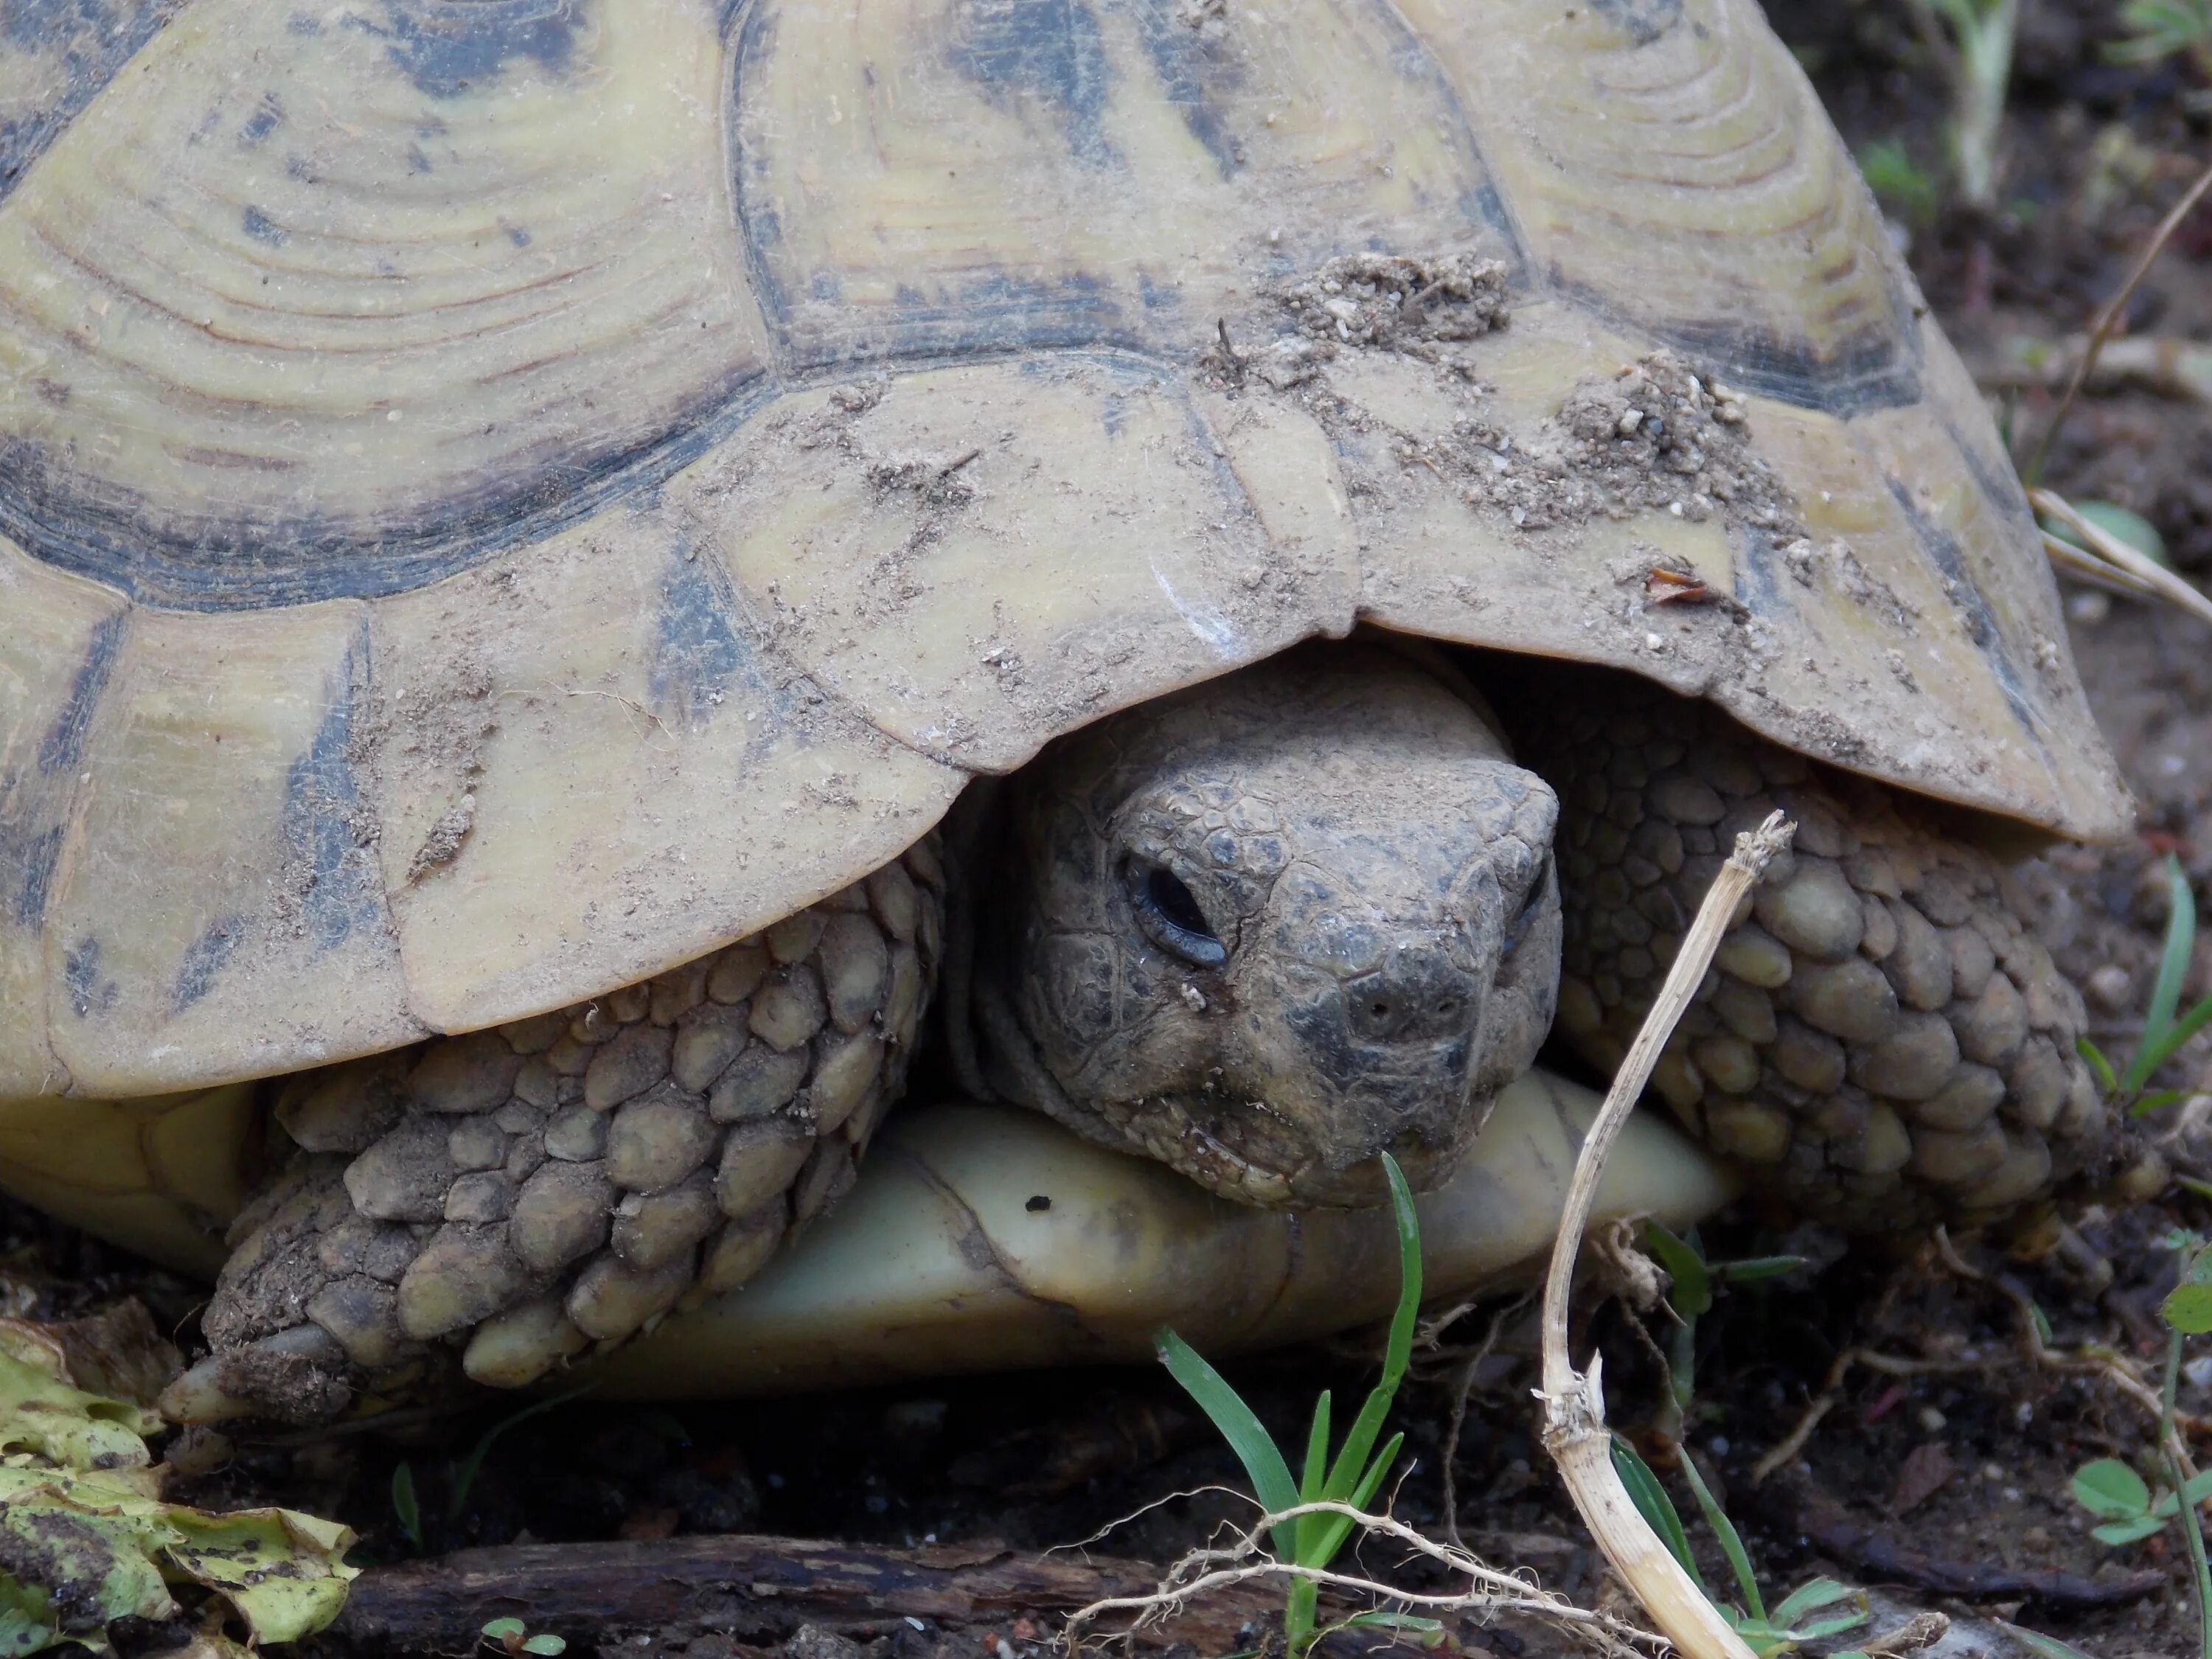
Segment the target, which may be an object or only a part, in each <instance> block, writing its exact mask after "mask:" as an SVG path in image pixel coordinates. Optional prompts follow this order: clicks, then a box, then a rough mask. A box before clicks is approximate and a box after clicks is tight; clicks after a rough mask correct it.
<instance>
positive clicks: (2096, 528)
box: [2027, 489, 2212, 623]
mask: <svg viewBox="0 0 2212 1659" xmlns="http://www.w3.org/2000/svg"><path fill="white" fill-rule="evenodd" d="M2027 499H2028V501H2029V503H2030V504H2031V505H2032V506H2033V507H2034V508H2035V510H2036V511H2037V512H2039V513H2045V514H2046V515H2048V516H2049V517H2051V518H2054V519H2057V520H2058V521H2059V522H2060V523H2062V524H2063V525H2065V526H2067V528H2069V530H2071V531H2072V532H2074V533H2075V535H2077V536H2079V537H2080V538H2081V539H2082V540H2083V541H2085V542H2087V544H2089V546H2090V548H2091V550H2093V553H2094V555H2095V556H2094V557H2092V556H2090V555H2089V554H2087V553H2084V552H2083V551H2082V550H2081V549H2080V548H2078V547H2075V546H2074V545H2072V544H2070V543H2068V542H2063V541H2061V540H2060V539H2059V538H2057V537H2056V536H2054V535H2052V534H2051V532H2049V531H2045V532H2044V535H2043V545H2044V550H2045V551H2046V552H2048V553H2049V554H2050V555H2051V562H2053V563H2056V564H2061V565H2063V566H2065V567H2066V568H2068V569H2069V570H2074V571H2077V572H2079V573H2080V574H2083V575H2086V576H2088V577H2089V578H2090V579H2091V580H2100V579H2101V580H2103V581H2105V582H2106V583H2107V584H2110V585H2113V586H2119V587H2121V588H2122V589H2124V591H2127V592H2134V593H2137V594H2140V595H2142V597H2144V598H2147V599H2164V600H2165V601H2166V603H2167V604H2169V605H2174V606H2176V607H2178V608H2179V609H2180V610H2183V611H2187V612H2188V613H2189V614H2190V615H2191V616H2192V617H2196V618H2197V621H2199V622H2203V623H2212V599H2206V598H2205V597H2204V595H2203V594H2202V593H2200V592H2197V590H2196V589H2195V588H2193V587H2191V586H2190V585H2189V584H2188V583H2187V582H2185V581H2184V580H2181V578H2180V577H2179V576H2177V575H2175V574H2173V573H2172V571H2171V570H2168V569H2167V568H2166V567H2165V566H2164V565H2162V564H2160V563H2159V562H2158V561H2157V560H2155V559H2153V558H2149V557H2148V556H2145V555H2144V554H2142V553H2141V552H2139V551H2137V550H2136V549H2134V548H2132V547H2130V546H2129V545H2128V544H2126V543H2125V542H2124V541H2122V540H2121V539H2120V538H2118V536H2115V535H2113V534H2112V532H2110V531H2108V530H2106V529H2105V528H2104V527H2103V526H2100V525H2097V524H2094V523H2092V522H2091V521H2090V520H2087V519H2085V518H2083V517H2082V516H2081V514H2080V513H2076V512H2075V510H2074V507H2073V504H2072V503H2071V502H2069V501H2067V499H2066V498H2065V497H2064V496H2063V495H2059V494H2058V493H2057V491H2055V490H2050V489H2031V490H2029V491H2028V492H2027ZM2115 578H2117V579H2118V580H2117V581H2114V580H2113V579H2115Z"/></svg>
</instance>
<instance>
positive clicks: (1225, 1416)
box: [1152, 1330, 1298, 1560]
mask: <svg viewBox="0 0 2212 1659" xmlns="http://www.w3.org/2000/svg"><path fill="white" fill-rule="evenodd" d="M1152 1346H1153V1350H1154V1352H1157V1353H1158V1355H1159V1357H1160V1364H1163V1365H1165V1366H1166V1367H1167V1368H1168V1374H1169V1375H1170V1376H1172V1377H1174V1378H1175V1380H1176V1382H1178V1383H1182V1386H1183V1391H1184V1392H1185V1393H1187V1394H1188V1395H1190V1397H1191V1398H1192V1399H1193V1400H1195V1401H1197V1402H1198V1405H1199V1409H1200V1410H1201V1411H1203V1412H1204V1413H1206V1416H1207V1417H1208V1418H1209V1419H1212V1423H1213V1426H1214V1427H1215V1428H1217V1429H1218V1430H1219V1431H1221V1437H1222V1438H1223V1439H1224V1440H1226V1441H1227V1442H1228V1443H1229V1449H1231V1451H1233V1452H1235V1453H1236V1454H1237V1462H1240V1463H1242V1464H1243V1466H1244V1473H1245V1474H1246V1475H1247V1476H1249V1478H1250V1480H1251V1482H1252V1492H1253V1495H1254V1496H1255V1498H1258V1499H1259V1500H1260V1505H1261V1508H1262V1509H1264V1510H1267V1512H1268V1513H1270V1514H1279V1513H1280V1512H1281V1511H1283V1510H1294V1509H1296V1508H1297V1506H1298V1489H1297V1487H1296V1486H1292V1485H1291V1468H1290V1465H1289V1464H1287V1463H1285V1462H1283V1454H1282V1453H1281V1452H1280V1451H1279V1450H1278V1449H1276V1446H1275V1443H1274V1442H1273V1440H1270V1439H1269V1438H1268V1437H1267V1430H1266V1429H1264V1428H1262V1427H1261V1425H1260V1419H1258V1418H1257V1417H1255V1416H1254V1415H1253V1413H1252V1408H1251V1407H1249V1406H1248V1405H1246V1404H1245V1403H1244V1397H1243V1395H1240V1394H1238V1393H1237V1390H1236V1389H1232V1388H1231V1387H1230V1386H1229V1384H1228V1383H1227V1382H1226V1381H1225V1379H1224V1378H1223V1376H1222V1375H1221V1373H1220V1372H1219V1371H1217V1370H1214V1369H1213V1367H1212V1366H1211V1365H1209V1364H1206V1361H1205V1359H1204V1358H1202V1357H1201V1356H1200V1353H1199V1352H1198V1350H1197V1349H1195V1348H1194V1347H1192V1346H1190V1344H1189V1343H1188V1342H1186V1341H1184V1340H1182V1338H1181V1337H1179V1336H1177V1335H1176V1334H1175V1333H1174V1332H1173V1331H1170V1330H1161V1331H1158V1332H1155V1333H1154V1334H1153V1336H1152ZM1274 1538H1275V1548H1276V1551H1277V1552H1278V1553H1279V1554H1280V1555H1281V1556H1282V1557H1283V1558H1284V1559H1285V1560H1289V1559H1292V1557H1293V1556H1294V1555H1295V1553H1296V1552H1297V1522H1295V1521H1285V1522H1279V1524H1278V1525H1277V1526H1276V1528H1275V1529H1274Z"/></svg>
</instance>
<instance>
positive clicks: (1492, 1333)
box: [1437, 1296, 1528, 1550]
mask: <svg viewBox="0 0 2212 1659" xmlns="http://www.w3.org/2000/svg"><path fill="white" fill-rule="evenodd" d="M1527 1306H1528V1297H1525V1296H1523V1297H1517V1298H1516V1299H1515V1300H1514V1301H1512V1302H1510V1303H1509V1304H1506V1305H1505V1306H1504V1307H1503V1308H1500V1309H1499V1310H1498V1311H1497V1313H1496V1314H1494V1315H1492V1317H1491V1321H1490V1328H1489V1329H1488V1330H1486V1331H1485V1332H1484V1333H1483V1334H1482V1340H1481V1341H1480V1342H1478V1343H1477V1344H1475V1346H1474V1352H1472V1353H1470V1354H1468V1357H1467V1358H1466V1360H1465V1361H1464V1362H1463V1363H1462V1364H1459V1365H1457V1366H1455V1367H1454V1368H1453V1371H1452V1385H1451V1389H1452V1403H1451V1416H1450V1419H1449V1421H1448V1422H1447V1424H1446V1425H1445V1428H1444V1443H1443V1466H1444V1536H1445V1537H1446V1538H1448V1539H1449V1540H1450V1541H1451V1545H1452V1547H1453V1548H1454V1549H1462V1550H1463V1549H1465V1548H1466V1547H1467V1541H1466V1540H1465V1539H1463V1538H1462V1537H1461V1536H1460V1535H1459V1489H1458V1486H1456V1484H1455V1480H1454V1477H1453V1474H1452V1466H1453V1465H1454V1464H1455V1462H1458V1460H1459V1435H1460V1431H1461V1429H1462V1428H1463V1427H1465V1426H1466V1424H1467V1401H1468V1395H1471V1394H1473V1393H1474V1374H1475V1372H1477V1371H1478V1370H1481V1369H1482V1362H1483V1361H1484V1360H1486V1359H1487V1358H1490V1355H1491V1351H1492V1349H1494V1348H1495V1347H1497V1346H1498V1335H1499V1334H1500V1333H1501V1332H1503V1331H1504V1328H1505V1322H1506V1321H1507V1320H1509V1319H1511V1318H1514V1317H1516V1316H1517V1315H1519V1313H1520V1312H1521V1310H1522V1309H1523V1308H1525V1307H1527ZM1461 1312H1462V1309H1461V1308H1455V1309H1454V1310H1452V1311H1451V1312H1450V1313H1449V1314H1446V1315H1445V1316H1443V1319H1441V1320H1439V1321H1438V1322H1437V1328H1442V1327H1443V1325H1445V1324H1448V1323H1449V1322H1451V1321H1452V1320H1453V1319H1454V1318H1455V1317H1457V1316H1458V1315H1459V1314H1460V1313H1461Z"/></svg>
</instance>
